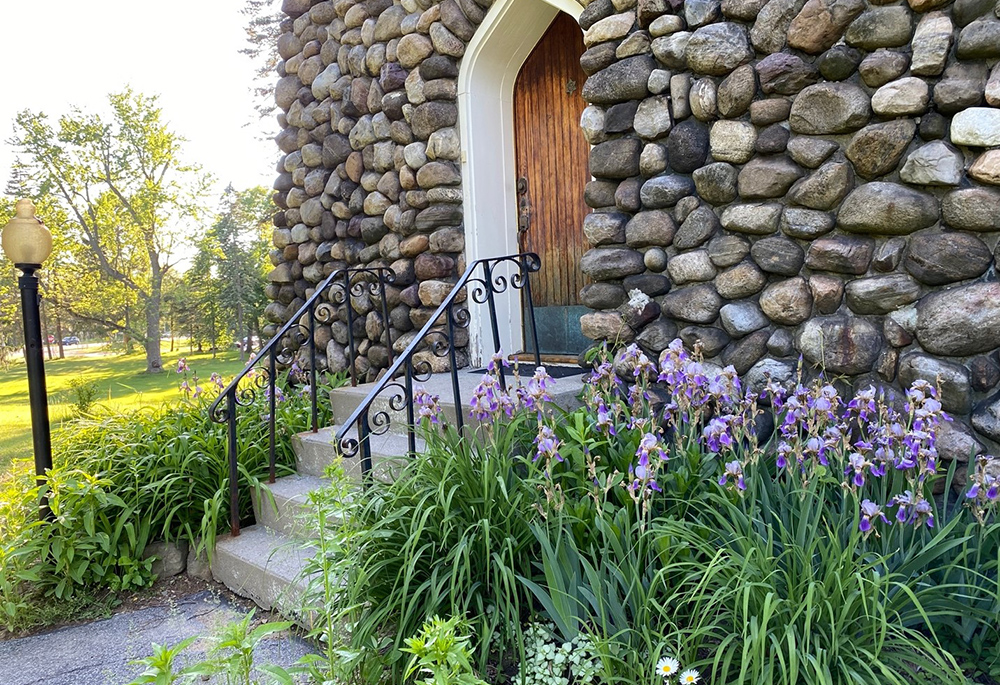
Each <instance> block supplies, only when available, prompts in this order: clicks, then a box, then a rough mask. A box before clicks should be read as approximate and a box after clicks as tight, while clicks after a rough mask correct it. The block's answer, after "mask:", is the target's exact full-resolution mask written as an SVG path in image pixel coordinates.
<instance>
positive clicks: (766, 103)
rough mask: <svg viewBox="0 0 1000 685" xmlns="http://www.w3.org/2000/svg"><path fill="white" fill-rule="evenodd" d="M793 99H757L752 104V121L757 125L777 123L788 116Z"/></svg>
mask: <svg viewBox="0 0 1000 685" xmlns="http://www.w3.org/2000/svg"><path fill="white" fill-rule="evenodd" d="M791 109H792V101H791V100H789V99H788V98H781V97H778V98H768V99H766V100H756V101H754V102H753V104H751V105H750V121H751V122H752V123H753V124H754V125H756V126H767V125H768V124H776V123H778V122H779V121H784V120H785V119H787V118H788V113H789V112H790V111H791Z"/></svg>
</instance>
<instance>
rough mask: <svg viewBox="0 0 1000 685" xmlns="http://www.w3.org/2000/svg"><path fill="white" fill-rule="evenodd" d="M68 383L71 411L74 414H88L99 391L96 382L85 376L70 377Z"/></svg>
mask: <svg viewBox="0 0 1000 685" xmlns="http://www.w3.org/2000/svg"><path fill="white" fill-rule="evenodd" d="M68 383H69V395H70V398H71V399H72V403H73V412H74V413H75V414H76V416H85V415H87V414H89V413H90V410H91V409H92V408H93V406H94V402H96V401H97V396H98V395H99V394H100V392H101V389H100V385H99V384H98V382H97V381H94V380H89V379H87V378H71V379H69V381H68Z"/></svg>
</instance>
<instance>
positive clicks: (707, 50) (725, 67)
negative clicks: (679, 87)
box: [686, 22, 754, 76]
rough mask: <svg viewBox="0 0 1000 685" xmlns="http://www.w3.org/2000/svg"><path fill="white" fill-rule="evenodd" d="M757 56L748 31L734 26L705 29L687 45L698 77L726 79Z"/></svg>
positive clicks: (697, 32)
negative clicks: (730, 73) (707, 76)
mask: <svg viewBox="0 0 1000 685" xmlns="http://www.w3.org/2000/svg"><path fill="white" fill-rule="evenodd" d="M753 55H754V53H753V48H751V47H750V41H749V39H748V37H747V34H746V31H745V30H744V29H743V27H742V26H740V25H739V24H735V23H731V22H721V23H718V24H710V25H708V26H703V27H701V28H699V29H698V30H697V31H695V32H694V33H693V34H692V35H691V38H690V39H689V40H688V42H687V50H686V57H687V64H688V67H689V68H690V69H691V71H693V72H695V73H697V74H708V75H710V76H725V75H726V74H728V73H729V72H731V71H733V70H734V69H736V67H738V66H740V65H741V64H744V63H745V62H749V61H750V60H751V59H753Z"/></svg>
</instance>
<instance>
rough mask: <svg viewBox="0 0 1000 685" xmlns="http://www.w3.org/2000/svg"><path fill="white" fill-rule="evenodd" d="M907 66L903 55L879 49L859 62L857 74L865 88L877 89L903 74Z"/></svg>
mask: <svg viewBox="0 0 1000 685" xmlns="http://www.w3.org/2000/svg"><path fill="white" fill-rule="evenodd" d="M908 66H910V58H909V57H908V56H907V55H905V54H904V53H902V52H896V51H895V50H886V49H885V48H879V49H878V50H876V51H875V52H873V53H872V54H870V55H868V56H867V57H865V58H864V59H863V60H862V61H861V64H860V65H859V66H858V73H859V74H860V75H861V80H862V81H864V83H865V85H866V86H868V87H869V88H878V87H879V86H884V85H885V84H887V83H889V81H892V80H893V79H897V78H899V77H900V76H902V75H903V74H905V73H906V68H907V67H908ZM876 111H878V110H876Z"/></svg>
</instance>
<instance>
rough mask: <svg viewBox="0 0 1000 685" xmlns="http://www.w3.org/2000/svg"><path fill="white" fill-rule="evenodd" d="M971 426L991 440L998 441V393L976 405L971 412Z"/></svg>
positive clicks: (999, 397)
mask: <svg viewBox="0 0 1000 685" xmlns="http://www.w3.org/2000/svg"><path fill="white" fill-rule="evenodd" d="M972 427H973V428H975V429H976V430H977V431H979V432H980V433H982V434H983V435H985V436H986V437H988V438H990V439H991V440H994V441H997V442H1000V394H996V395H994V396H993V397H990V398H989V399H987V400H985V401H984V402H983V403H982V404H980V405H979V406H977V407H976V410H975V411H974V412H973V413H972Z"/></svg>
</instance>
